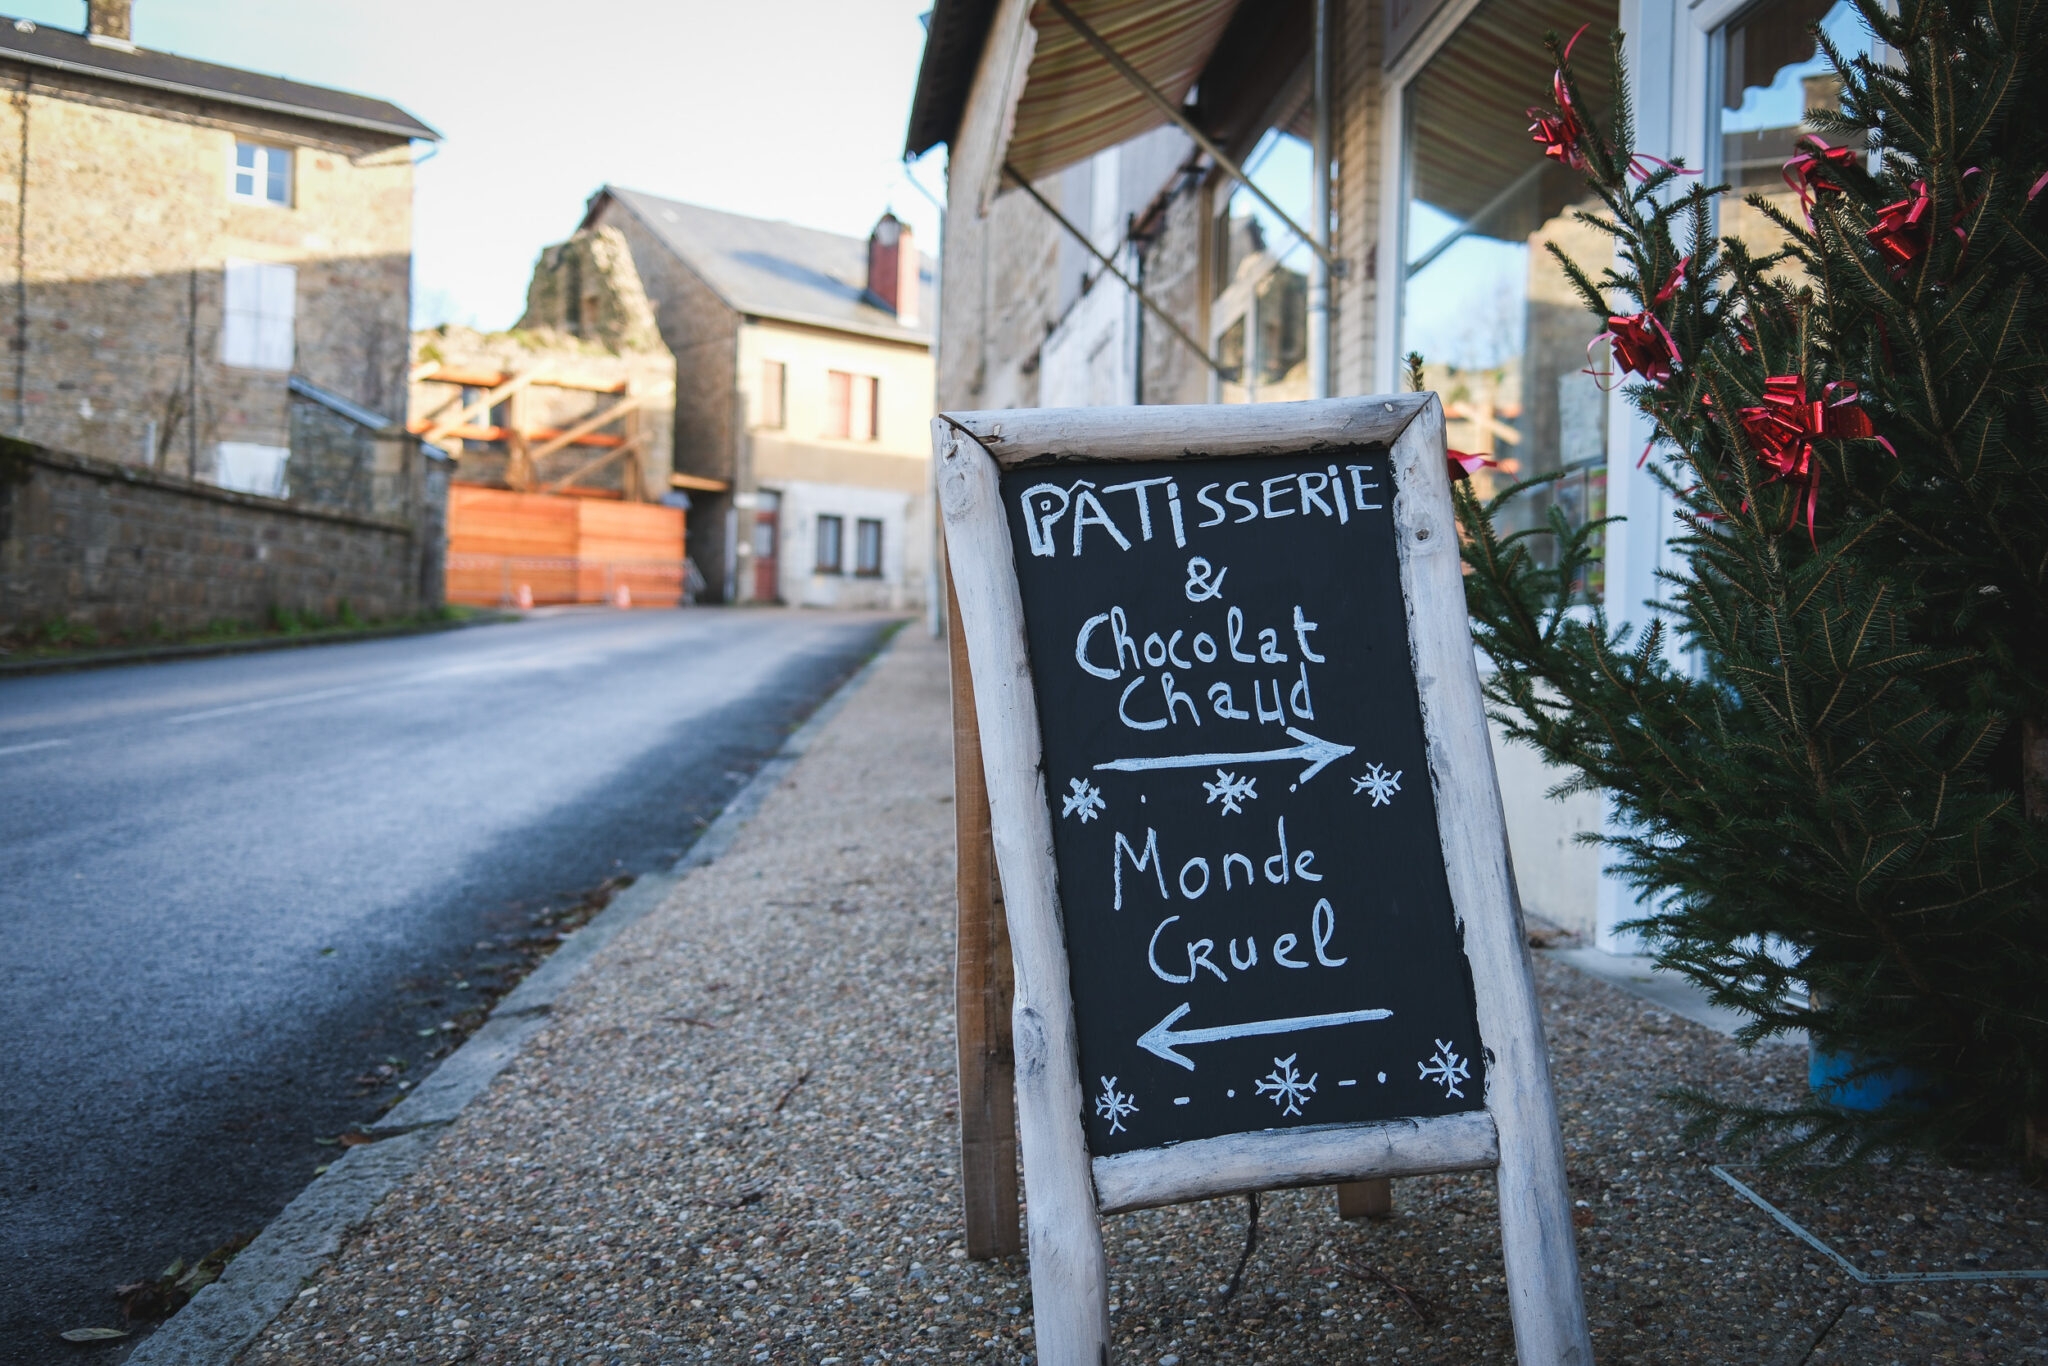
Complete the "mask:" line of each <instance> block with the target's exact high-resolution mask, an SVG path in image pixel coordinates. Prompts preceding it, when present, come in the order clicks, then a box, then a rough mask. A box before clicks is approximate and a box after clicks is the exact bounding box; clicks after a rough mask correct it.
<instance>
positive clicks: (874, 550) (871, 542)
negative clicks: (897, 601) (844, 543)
mask: <svg viewBox="0 0 2048 1366" xmlns="http://www.w3.org/2000/svg"><path fill="white" fill-rule="evenodd" d="M853 572H854V573H855V574H857V575H859V576H860V577H861V578H864V579H879V578H881V577H882V523H881V521H880V520H879V519H877V518H874V517H863V518H861V519H860V520H859V521H858V522H855V523H854V526H853Z"/></svg>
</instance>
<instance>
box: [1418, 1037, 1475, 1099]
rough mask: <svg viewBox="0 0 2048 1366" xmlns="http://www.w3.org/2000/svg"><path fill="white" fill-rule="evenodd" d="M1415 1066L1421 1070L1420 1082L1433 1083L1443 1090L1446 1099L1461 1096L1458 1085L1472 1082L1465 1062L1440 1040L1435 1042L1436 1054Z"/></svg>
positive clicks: (1470, 1072) (1470, 1070)
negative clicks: (1462, 1082) (1463, 1082)
mask: <svg viewBox="0 0 2048 1366" xmlns="http://www.w3.org/2000/svg"><path fill="white" fill-rule="evenodd" d="M1415 1065H1416V1066H1417V1067H1418V1068H1420V1069H1422V1076H1421V1078H1420V1079H1421V1080H1423V1081H1427V1082H1434V1083H1435V1084H1437V1085H1439V1086H1441V1087H1443V1088H1444V1096H1445V1098H1446V1099H1449V1098H1450V1097H1452V1096H1463V1095H1464V1094H1465V1093H1464V1092H1463V1091H1460V1090H1459V1089H1458V1083H1459V1082H1461V1081H1470V1080H1472V1069H1471V1067H1470V1066H1468V1065H1467V1060H1466V1059H1464V1058H1461V1057H1459V1056H1458V1054H1457V1051H1456V1050H1455V1049H1453V1048H1452V1047H1451V1046H1450V1044H1449V1043H1447V1042H1445V1041H1444V1040H1442V1039H1438V1040H1437V1041H1436V1052H1435V1053H1434V1054H1433V1055H1432V1056H1431V1057H1430V1060H1429V1061H1428V1062H1419V1063H1416V1064H1415Z"/></svg>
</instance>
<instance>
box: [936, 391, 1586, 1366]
mask: <svg viewBox="0 0 2048 1366" xmlns="http://www.w3.org/2000/svg"><path fill="white" fill-rule="evenodd" d="M932 432H933V446H934V457H935V459H936V462H937V485H938V493H939V503H940V508H941V512H942V515H943V518H944V524H945V534H946V548H947V556H948V560H949V564H950V573H951V578H952V582H953V586H954V589H955V593H956V595H957V596H956V602H957V616H956V619H955V622H954V629H955V630H956V631H957V632H959V633H960V635H961V637H963V638H964V641H965V645H966V655H967V658H968V661H969V663H970V665H971V673H972V700H973V710H974V713H975V716H976V718H977V729H978V738H979V742H980V751H981V764H982V768H983V775H984V776H985V780H986V791H987V801H988V810H989V814H990V825H991V830H992V833H993V844H994V850H995V858H996V863H997V866H998V869H999V871H1000V879H1001V887H1002V901H1003V910H1004V912H1005V913H1006V916H1007V922H1008V930H1009V939H1010V947H1011V952H1012V961H1013V964H1014V971H1015V1005H1014V1010H1013V1013H1012V1019H1011V1024H1012V1029H1013V1034H1014V1039H1013V1046H1014V1049H1015V1058H1016V1073H1015V1075H1016V1104H1017V1125H1018V1130H1019V1133H1020V1135H1021V1139H1022V1143H1023V1159H1024V1162H1023V1165H1024V1181H1025V1188H1026V1192H1027V1194H1028V1196H1029V1210H1030V1254H1031V1278H1032V1291H1033V1300H1034V1304H1035V1312H1036V1328H1035V1336H1036V1344H1037V1349H1038V1351H1037V1355H1038V1360H1039V1361H1040V1362H1041V1363H1043V1364H1044V1366H1101V1363H1103V1362H1106V1361H1107V1360H1108V1359H1109V1346H1108V1343H1109V1316H1108V1295H1107V1289H1106V1278H1105V1264H1104V1257H1103V1247H1102V1233H1101V1222H1100V1221H1101V1217H1102V1216H1103V1215H1105V1214H1113V1213H1116V1212H1119V1211H1123V1210H1134V1209H1143V1208H1147V1207H1150V1206H1156V1205H1165V1204H1173V1203H1177V1202H1180V1201H1186V1200H1198V1199H1206V1198H1210V1197H1213V1196H1219V1195H1226V1194H1231V1193H1235V1192H1245V1191H1257V1190H1266V1189H1273V1188H1279V1187H1288V1186H1308V1185H1324V1184H1334V1183H1338V1182H1348V1181H1358V1180H1367V1179H1373V1178H1383V1177H1390V1176H1408V1175H1415V1174H1420V1173H1426V1172H1443V1171H1457V1170H1466V1169H1474V1168H1489V1167H1490V1168H1494V1169H1495V1170H1496V1172H1497V1179H1498V1181H1499V1189H1500V1214H1501V1238H1502V1244H1503V1249H1504V1253H1505V1262H1506V1272H1507V1286H1508V1295H1509V1300H1510V1307H1511V1312H1512V1317H1513V1321H1514V1326H1515V1336H1516V1343H1517V1348H1518V1353H1519V1356H1520V1359H1521V1360H1522V1361H1523V1362H1524V1363H1529V1364H1534V1363H1545V1364H1548V1363H1582V1364H1583V1363H1590V1361H1591V1360H1592V1354H1591V1348H1590V1344H1589V1340H1588V1337H1587V1331H1586V1318H1585V1309H1584V1306H1583V1304H1582V1302H1581V1299H1580V1294H1579V1283H1578V1261H1577V1255H1576V1252H1575V1249H1574V1245H1573V1235H1572V1224H1571V1202H1570V1199H1569V1197H1568V1194H1567V1190H1566V1185H1565V1173H1564V1159H1563V1149H1562V1144H1561V1140H1560V1138H1559V1134H1558V1126H1557V1116H1556V1109H1555V1102H1554V1100H1553V1097H1552V1092H1551V1086H1550V1073H1549V1063H1548V1059H1547V1056H1546V1053H1545V1049H1544V1043H1543V1033H1542V1026H1541V1021H1540V1019H1539V1017H1538V1014H1537V1004H1536V999H1535V993H1534V988H1533V984H1532V982H1531V978H1530V970H1529V959H1528V949H1527V946H1526V939H1525V937H1524V934H1523V931H1522V926H1521V913H1520V909H1519V906H1518V904H1517V902H1516V898H1515V888H1514V875H1513V871H1512V869H1511V867H1510V865H1509V859H1508V848H1507V838H1506V831H1505V828H1504V825H1503V821H1502V815H1501V805H1500V795H1499V790H1498V787H1497V784H1496V781H1495V777H1494V769H1493V759H1492V752H1491V749H1490V748H1489V744H1488V739H1487V731H1486V720H1485V715H1484V711H1483V707H1482V701H1481V694H1480V688H1479V679H1478V674H1477V670H1476V667H1475V664H1474V660H1473V652H1472V640H1471V635H1470V632H1469V629H1468V626H1467V620H1466V611H1465V602H1464V589H1463V584H1462V581H1461V575H1460V567H1459V559H1458V535H1457V529H1456V526H1455V524H1454V522H1453V518H1452V510H1451V500H1450V486H1449V476H1448V464H1447V461H1446V458H1445V445H1444V425H1443V410H1442V407H1441V406H1440V405H1439V403H1438V401H1437V399H1436V397H1435V396H1434V395H1431V394H1407V395H1400V396H1392V397H1375V398H1355V399H1335V400H1324V401H1316V402H1307V403H1282V404H1265V405H1238V406H1225V407H1138V408H1091V409H1047V410H1012V411H1004V412H986V413H956V414H951V415H947V416H942V417H941V418H939V419H938V420H936V421H935V422H934V423H933V426H932ZM956 657H957V656H956ZM970 776H971V775H970ZM964 781H966V780H965V779H963V782H964ZM977 795H978V794H977ZM972 852H973V851H969V850H965V849H963V859H965V858H968V857H970V856H971V854H972ZM986 1099H987V1098H986V1097H974V1096H968V1095H964V1094H963V1096H962V1104H963V1107H965V1106H972V1105H974V1104H976V1103H977V1101H979V1100H986Z"/></svg>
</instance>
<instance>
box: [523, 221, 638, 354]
mask: <svg viewBox="0 0 2048 1366" xmlns="http://www.w3.org/2000/svg"><path fill="white" fill-rule="evenodd" d="M516 330H518V331H548V332H560V333H566V334H567V335H569V336H571V337H578V338H581V339H582V340H584V341H592V342H599V343H601V344H603V345H604V346H606V347H608V348H610V349H611V350H613V351H659V350H661V349H662V345H661V331H660V329H659V328H658V327H657V326H656V325H655V321H654V305H653V304H651V303H649V302H648V300H647V291H646V289H645V288H643V287H642V286H641V283H640V272H639V271H637V270H635V269H634V267H633V253H632V250H631V248H629V247H628V246H627V245H626V238H625V235H624V234H623V233H621V232H620V231H619V230H618V229H617V228H615V227H611V226H609V225H604V226H599V227H593V228H584V229H582V230H581V231H579V232H578V233H576V234H575V235H574V236H573V237H571V238H570V239H569V240H568V241H566V242H557V243H556V244H555V245H554V246H551V247H543V248H542V249H541V253H540V260H539V261H537V262H536V263H535V264H534V267H533V278H532V279H531V280H529V281H528V282H527V286H526V312H525V313H524V314H522V315H521V316H520V319H519V322H518V324H517V327H516Z"/></svg>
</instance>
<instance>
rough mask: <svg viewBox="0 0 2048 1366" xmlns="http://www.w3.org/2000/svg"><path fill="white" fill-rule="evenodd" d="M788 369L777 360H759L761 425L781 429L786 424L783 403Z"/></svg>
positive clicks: (787, 381)
mask: <svg viewBox="0 0 2048 1366" xmlns="http://www.w3.org/2000/svg"><path fill="white" fill-rule="evenodd" d="M788 386H789V369H788V367H787V366H785V365H784V364H783V363H782V362H781V361H779V360H765V361H762V362H761V425H762V426H763V427H769V428H773V429H775V430H778V431H779V430H781V429H782V428H783V427H784V426H786V425H788V418H787V416H786V410H785V408H784V406H783V405H784V403H785V402H786V401H787V398H788Z"/></svg>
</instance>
